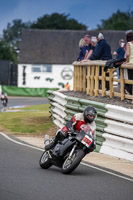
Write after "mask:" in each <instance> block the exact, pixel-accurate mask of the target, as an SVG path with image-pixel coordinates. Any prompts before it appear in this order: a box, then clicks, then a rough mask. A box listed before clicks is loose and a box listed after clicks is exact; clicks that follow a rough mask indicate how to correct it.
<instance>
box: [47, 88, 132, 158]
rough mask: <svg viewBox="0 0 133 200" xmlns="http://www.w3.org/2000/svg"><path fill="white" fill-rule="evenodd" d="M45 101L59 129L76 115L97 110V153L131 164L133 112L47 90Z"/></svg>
mask: <svg viewBox="0 0 133 200" xmlns="http://www.w3.org/2000/svg"><path fill="white" fill-rule="evenodd" d="M47 93H48V99H49V103H50V105H51V106H50V112H51V117H52V119H53V122H54V123H55V124H56V125H57V126H58V127H60V128H62V127H63V126H64V125H65V123H66V122H67V121H68V120H70V119H71V117H72V116H73V115H74V114H75V113H79V112H83V110H84V108H85V107H86V106H88V105H92V106H94V107H95V108H96V109H97V112H98V115H97V119H96V127H97V128H96V136H97V141H96V150H95V151H96V152H100V153H104V154H107V155H111V156H115V157H118V158H123V159H127V160H130V161H133V109H127V108H123V107H120V106H114V105H110V104H105V103H100V102H96V101H90V100H85V99H81V98H75V97H70V96H66V95H64V94H63V93H61V92H59V91H52V90H49V91H48V92H47Z"/></svg>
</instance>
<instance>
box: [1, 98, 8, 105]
mask: <svg viewBox="0 0 133 200" xmlns="http://www.w3.org/2000/svg"><path fill="white" fill-rule="evenodd" d="M1 102H2V105H3V107H6V106H7V101H6V99H1Z"/></svg>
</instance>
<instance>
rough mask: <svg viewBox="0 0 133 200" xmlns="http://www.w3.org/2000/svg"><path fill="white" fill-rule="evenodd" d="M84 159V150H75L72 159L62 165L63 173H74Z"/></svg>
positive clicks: (67, 159)
mask: <svg viewBox="0 0 133 200" xmlns="http://www.w3.org/2000/svg"><path fill="white" fill-rule="evenodd" d="M83 157H84V152H83V151H82V150H79V149H77V150H75V151H74V152H73V155H72V156H71V158H69V155H68V157H67V158H66V160H65V161H64V163H63V165H62V173H63V174H70V173H72V172H73V171H74V169H75V168H76V167H77V166H78V165H79V164H80V162H81V160H82V158H83Z"/></svg>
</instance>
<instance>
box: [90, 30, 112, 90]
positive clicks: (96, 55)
mask: <svg viewBox="0 0 133 200" xmlns="http://www.w3.org/2000/svg"><path fill="white" fill-rule="evenodd" d="M89 59H90V60H110V59H112V55H111V47H110V45H109V44H108V43H107V42H106V40H105V39H104V36H103V34H102V33H99V34H98V36H97V45H96V48H95V49H94V51H93V53H92V55H91V56H90V57H89ZM101 74H102V68H101V67H100V73H99V75H101ZM106 76H109V74H106ZM100 82H101V81H100ZM106 90H109V82H108V81H106Z"/></svg>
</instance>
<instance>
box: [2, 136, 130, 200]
mask: <svg viewBox="0 0 133 200" xmlns="http://www.w3.org/2000/svg"><path fill="white" fill-rule="evenodd" d="M41 154H42V149H39V148H36V147H32V146H30V145H25V144H24V143H22V142H20V141H16V139H15V138H9V137H8V136H6V135H5V134H3V133H0V200H9V199H10V200H52V199H54V200H68V199H70V200H82V199H87V200H88V199H89V200H92V199H95V200H118V199H121V200H132V199H133V179H131V178H130V177H125V178H124V177H122V176H120V175H119V174H118V176H117V175H114V174H113V173H112V172H109V173H107V172H106V171H104V169H103V170H102V169H101V170H99V169H98V168H95V166H94V167H93V166H92V167H91V166H89V165H88V164H86V163H85V164H84V163H82V164H80V165H79V167H78V168H77V169H76V170H75V171H74V172H73V173H72V174H71V175H64V174H62V173H61V170H60V169H59V168H57V167H54V166H52V167H51V168H50V169H48V170H43V169H41V168H40V167H39V164H38V162H39V158H40V156H41Z"/></svg>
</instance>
